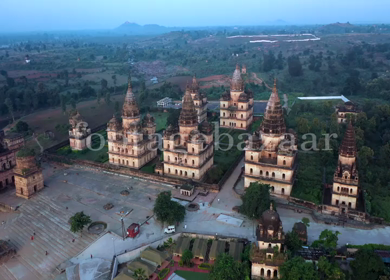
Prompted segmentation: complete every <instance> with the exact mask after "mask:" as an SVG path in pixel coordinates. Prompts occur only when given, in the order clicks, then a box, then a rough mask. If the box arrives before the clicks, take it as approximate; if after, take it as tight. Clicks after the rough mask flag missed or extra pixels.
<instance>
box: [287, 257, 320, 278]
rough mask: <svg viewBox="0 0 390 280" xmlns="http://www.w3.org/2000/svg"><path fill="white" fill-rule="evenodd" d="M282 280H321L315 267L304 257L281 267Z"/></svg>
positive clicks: (294, 259)
mask: <svg viewBox="0 0 390 280" xmlns="http://www.w3.org/2000/svg"><path fill="white" fill-rule="evenodd" d="M280 274H281V276H282V278H281V279H282V280H320V277H319V276H318V273H317V271H316V270H315V266H314V265H313V264H312V263H307V262H305V260H304V259H303V258H302V257H294V258H292V259H290V260H288V261H286V262H284V263H283V264H282V265H281V266H280Z"/></svg>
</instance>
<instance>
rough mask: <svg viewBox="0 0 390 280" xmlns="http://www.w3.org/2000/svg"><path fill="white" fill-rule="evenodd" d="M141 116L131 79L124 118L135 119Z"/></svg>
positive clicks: (124, 108)
mask: <svg viewBox="0 0 390 280" xmlns="http://www.w3.org/2000/svg"><path fill="white" fill-rule="evenodd" d="M139 115H140V113H139V108H138V105H137V101H136V98H135V96H134V93H133V89H132V86H131V78H130V77H129V80H128V86H127V92H126V97H125V103H124V104H123V110H122V116H123V117H131V118H134V117H138V116H139Z"/></svg>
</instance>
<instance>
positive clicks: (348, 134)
mask: <svg viewBox="0 0 390 280" xmlns="http://www.w3.org/2000/svg"><path fill="white" fill-rule="evenodd" d="M339 154H340V155H341V156H343V157H356V154H357V149H356V137H355V130H354V129H353V126H352V124H351V122H349V124H348V127H347V130H346V131H345V135H344V139H343V142H342V143H341V146H340V150H339Z"/></svg>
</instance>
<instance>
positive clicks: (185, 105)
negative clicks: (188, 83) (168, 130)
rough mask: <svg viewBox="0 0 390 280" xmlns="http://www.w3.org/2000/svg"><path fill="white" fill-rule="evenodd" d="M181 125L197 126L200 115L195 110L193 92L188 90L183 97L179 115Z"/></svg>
mask: <svg viewBox="0 0 390 280" xmlns="http://www.w3.org/2000/svg"><path fill="white" fill-rule="evenodd" d="M179 125H180V126H197V125H198V115H197V113H196V110H195V105H194V101H193V100H192V97H191V93H190V92H189V91H186V92H185V94H184V97H183V102H182V109H181V112H180V117H179Z"/></svg>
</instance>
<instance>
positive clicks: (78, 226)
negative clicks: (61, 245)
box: [70, 211, 92, 233]
mask: <svg viewBox="0 0 390 280" xmlns="http://www.w3.org/2000/svg"><path fill="white" fill-rule="evenodd" d="M91 222H92V220H91V217H90V216H88V215H86V214H84V212H83V211H81V212H77V213H76V214H74V215H73V216H72V217H70V231H71V232H74V233H76V232H80V231H82V230H83V228H84V227H85V226H86V225H88V224H90V223H91Z"/></svg>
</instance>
